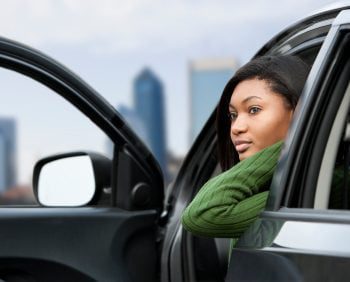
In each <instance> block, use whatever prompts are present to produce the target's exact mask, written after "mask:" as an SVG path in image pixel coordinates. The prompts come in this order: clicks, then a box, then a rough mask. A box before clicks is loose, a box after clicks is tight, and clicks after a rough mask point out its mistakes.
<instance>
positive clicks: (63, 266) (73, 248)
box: [0, 207, 157, 281]
mask: <svg viewBox="0 0 350 282" xmlns="http://www.w3.org/2000/svg"><path fill="white" fill-rule="evenodd" d="M156 217H157V214H156V212H154V211H132V212H131V211H123V210H120V209H117V208H92V207H91V208H90V207H86V208H48V209H43V208H18V209H17V208H2V209H1V210H0V226H1V230H2V232H1V233H0V240H1V242H2V244H1V245H2V247H1V248H0V261H2V262H3V263H1V265H0V278H2V279H5V278H6V276H7V275H9V273H12V275H15V274H16V275H21V273H22V275H23V276H24V277H26V275H27V276H28V277H32V278H33V279H34V280H33V281H73V280H74V281H77V280H75V279H73V277H78V278H79V281H85V280H86V281H89V280H92V281H155V280H157V277H156V276H157V272H156V261H157V253H156V245H155V244H156V243H155V242H156V229H155V228H154V222H155V220H156ZM46 267H48V268H46ZM135 269H137V271H135ZM6 281H7V280H6Z"/></svg>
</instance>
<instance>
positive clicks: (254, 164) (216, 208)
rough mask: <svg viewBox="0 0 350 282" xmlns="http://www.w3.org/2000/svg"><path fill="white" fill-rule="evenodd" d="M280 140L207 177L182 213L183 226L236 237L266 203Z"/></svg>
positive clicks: (202, 232)
mask: <svg viewBox="0 0 350 282" xmlns="http://www.w3.org/2000/svg"><path fill="white" fill-rule="evenodd" d="M282 144H283V142H282V141H280V142H278V143H276V144H274V145H272V146H270V147H267V148H265V149H263V150H261V151H259V152H258V153H256V154H254V155H253V156H251V157H249V158H247V159H245V160H243V161H241V162H239V163H238V164H237V165H235V166H234V167H232V168H231V169H229V170H227V171H225V172H223V173H221V174H219V175H218V176H216V177H214V178H212V179H210V180H209V181H208V182H207V183H205V184H204V186H203V187H202V188H201V189H200V190H199V192H198V194H197V195H196V197H195V198H194V199H193V201H192V202H191V203H190V205H189V206H188V207H187V208H186V209H185V211H184V213H183V214H182V224H183V226H184V228H185V229H186V230H188V231H190V232H192V233H193V234H195V235H198V236H204V237H224V238H238V237H239V236H240V235H241V234H242V233H243V232H244V231H245V230H246V229H247V228H248V226H249V225H250V224H251V223H252V222H253V221H254V220H255V219H256V218H257V217H258V216H259V214H260V212H261V211H262V210H263V209H264V207H265V205H266V200H267V197H268V191H264V192H262V191H263V190H264V188H266V186H267V185H268V184H269V183H270V181H271V179H272V176H273V173H274V171H275V168H276V164H277V161H278V158H279V155H280V151H281V147H282Z"/></svg>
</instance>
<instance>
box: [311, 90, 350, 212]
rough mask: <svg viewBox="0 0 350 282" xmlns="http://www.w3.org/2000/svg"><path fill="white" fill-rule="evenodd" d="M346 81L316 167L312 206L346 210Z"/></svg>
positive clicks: (349, 168)
mask: <svg viewBox="0 0 350 282" xmlns="http://www.w3.org/2000/svg"><path fill="white" fill-rule="evenodd" d="M349 114H350V84H348V86H347V88H346V90H345V93H344V97H343V99H342V102H341V104H340V107H339V109H338V111H337V114H336V117H335V119H334V122H333V125H332V129H331V131H330V134H329V138H328V141H327V145H326V148H325V151H324V156H323V160H322V164H321V168H320V173H319V179H318V182H317V189H316V193H315V208H321V209H350V196H349V186H350V185H349V183H350V176H349V173H350V115H349Z"/></svg>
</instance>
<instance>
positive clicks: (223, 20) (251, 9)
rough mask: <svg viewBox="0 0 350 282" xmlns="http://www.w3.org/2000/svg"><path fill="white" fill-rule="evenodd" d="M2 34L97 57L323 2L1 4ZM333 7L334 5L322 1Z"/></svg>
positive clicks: (185, 44) (231, 32) (229, 30)
mask: <svg viewBox="0 0 350 282" xmlns="http://www.w3.org/2000/svg"><path fill="white" fill-rule="evenodd" d="M1 2H3V3H2V5H1V6H2V15H3V16H2V17H1V18H0V33H1V34H2V35H4V36H6V37H10V38H12V39H15V40H19V41H22V42H24V43H27V44H29V45H33V46H35V47H38V48H40V47H42V46H46V45H68V46H69V45H84V46H88V47H87V48H91V50H94V51H95V52H101V53H118V52H135V51H136V50H140V49H144V48H148V49H150V48H154V50H160V49H164V48H167V49H169V48H170V49H176V48H189V47H190V46H192V45H193V44H195V43H196V42H200V41H203V40H206V38H211V37H214V38H215V37H217V36H218V34H221V35H222V36H225V35H226V36H235V33H237V32H239V31H240V30H241V29H244V28H245V26H248V25H254V24H255V25H257V26H259V24H263V23H264V22H268V21H271V20H273V21H278V20H283V21H286V20H288V19H290V20H293V21H294V20H296V19H297V18H298V17H300V16H302V15H304V14H307V13H309V12H310V10H311V9H315V7H319V6H320V5H321V3H320V2H319V1H316V0H314V1H311V0H309V1H304V3H303V5H300V3H299V2H298V1H291V0H290V1H262V0H255V1H230V0H223V1H211V0H201V1H198V0H192V1H187V0H177V1H162V0H153V1H146V0H129V1H120V0H118V1H113V0H74V1H70V0H55V1H53V0H51V1H49V0H26V1H25V0H12V1H6V2H5V1H1ZM324 2H325V3H326V2H331V1H324Z"/></svg>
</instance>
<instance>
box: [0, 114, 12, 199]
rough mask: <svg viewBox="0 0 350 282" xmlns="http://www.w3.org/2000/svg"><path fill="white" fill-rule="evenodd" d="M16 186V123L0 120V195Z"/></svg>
mask: <svg viewBox="0 0 350 282" xmlns="http://www.w3.org/2000/svg"><path fill="white" fill-rule="evenodd" d="M15 185H16V121H15V120H14V119H11V118H0V193H1V192H4V191H6V190H7V189H9V188H11V187H13V186H15Z"/></svg>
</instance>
